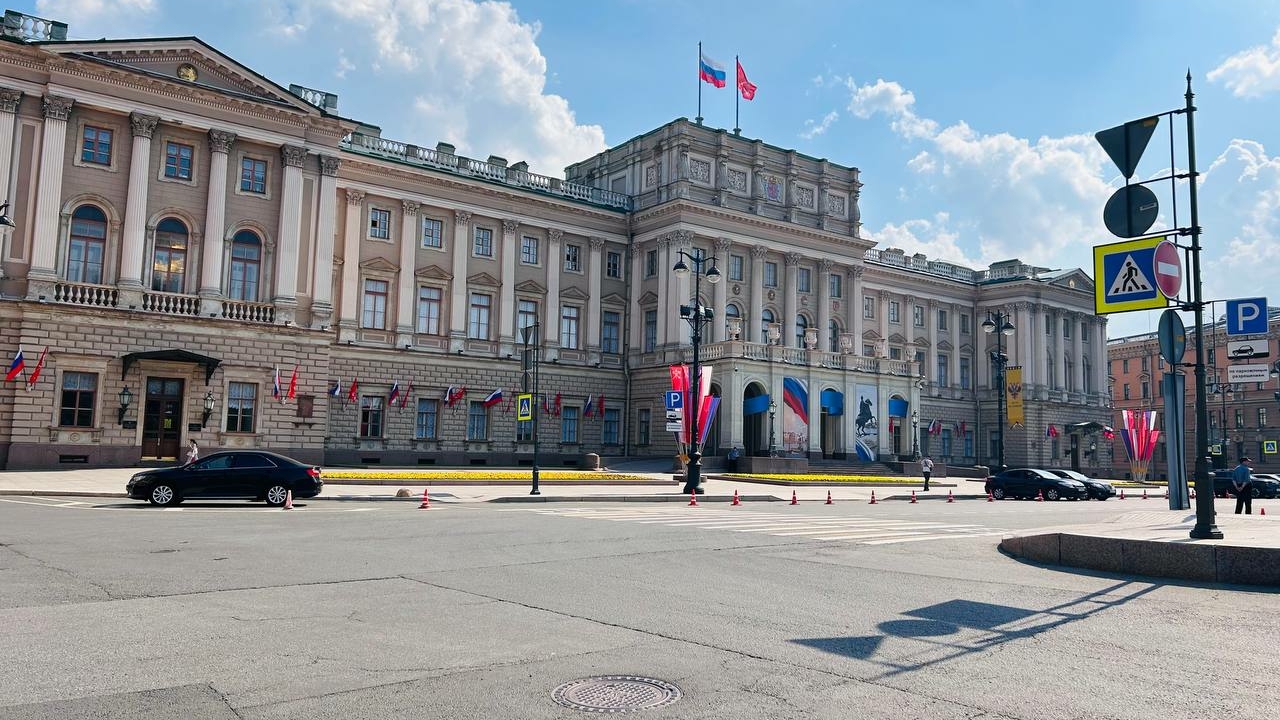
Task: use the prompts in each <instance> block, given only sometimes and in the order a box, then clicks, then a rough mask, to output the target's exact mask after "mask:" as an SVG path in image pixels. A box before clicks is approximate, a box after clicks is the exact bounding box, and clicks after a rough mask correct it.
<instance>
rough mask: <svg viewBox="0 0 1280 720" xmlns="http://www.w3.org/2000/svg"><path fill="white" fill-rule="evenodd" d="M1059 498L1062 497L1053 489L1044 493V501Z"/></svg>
mask: <svg viewBox="0 0 1280 720" xmlns="http://www.w3.org/2000/svg"><path fill="white" fill-rule="evenodd" d="M1060 497H1062V496H1061V495H1059V494H1058V491H1057V489H1055V488H1049V489H1048V490H1045V491H1044V499H1045V500H1057V499H1058V498H1060Z"/></svg>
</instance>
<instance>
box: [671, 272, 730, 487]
mask: <svg viewBox="0 0 1280 720" xmlns="http://www.w3.org/2000/svg"><path fill="white" fill-rule="evenodd" d="M685 258H688V260H689V262H690V263H691V264H692V265H693V268H692V271H693V304H692V305H681V306H680V317H682V318H684V319H685V321H687V322H688V323H689V327H690V328H691V329H692V330H693V336H692V343H693V368H692V372H691V373H690V375H689V390H688V396H687V397H686V398H685V407H687V408H692V410H693V418H692V422H691V423H690V427H689V465H688V474H687V475H686V476H685V483H684V492H685V493H701V492H703V490H702V487H701V485H702V443H701V442H700V440H701V438H699V437H698V435H699V432H698V430H699V428H700V427H701V426H702V423H701V419H702V407H701V404H702V379H701V372H700V369H701V368H700V367H699V365H698V350H699V349H700V347H701V345H702V329H703V328H704V327H706V326H707V325H708V324H709V323H710V322H711V320H712V318H713V317H714V315H715V313H714V312H713V310H712V308H709V307H703V305H702V278H703V277H705V278H706V279H707V282H709V283H711V284H712V285H714V284H716V283H718V282H720V271H719V270H717V269H716V259H715V256H712V255H707V254H706V253H705V252H703V251H702V249H701V248H694V251H693V252H692V253H689V252H685V251H684V250H677V251H676V264H675V266H674V267H672V268H671V271H672V272H674V273H675V274H676V275H680V276H683V275H686V274H688V273H689V272H690V267H689V265H686V264H685V262H684V261H685Z"/></svg>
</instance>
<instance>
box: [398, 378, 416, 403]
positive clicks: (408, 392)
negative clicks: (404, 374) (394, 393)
mask: <svg viewBox="0 0 1280 720" xmlns="http://www.w3.org/2000/svg"><path fill="white" fill-rule="evenodd" d="M411 395H413V381H412V380H410V381H409V389H408V390H406V391H405V392H404V395H402V396H401V397H400V409H401V410H403V409H404V406H405V405H407V404H408V403H409V396H411Z"/></svg>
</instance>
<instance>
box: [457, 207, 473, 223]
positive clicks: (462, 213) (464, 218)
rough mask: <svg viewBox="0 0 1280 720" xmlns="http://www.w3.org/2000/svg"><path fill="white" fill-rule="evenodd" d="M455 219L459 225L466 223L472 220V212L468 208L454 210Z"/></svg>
mask: <svg viewBox="0 0 1280 720" xmlns="http://www.w3.org/2000/svg"><path fill="white" fill-rule="evenodd" d="M453 219H454V221H456V222H457V223H458V224H459V225H466V224H467V223H469V222H471V213H469V212H467V211H466V210H454V211H453Z"/></svg>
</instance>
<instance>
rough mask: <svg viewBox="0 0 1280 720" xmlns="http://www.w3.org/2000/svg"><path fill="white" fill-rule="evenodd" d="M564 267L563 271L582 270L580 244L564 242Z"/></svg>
mask: <svg viewBox="0 0 1280 720" xmlns="http://www.w3.org/2000/svg"><path fill="white" fill-rule="evenodd" d="M564 269H565V272H582V246H581V245H574V244H573V243H565V246H564Z"/></svg>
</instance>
